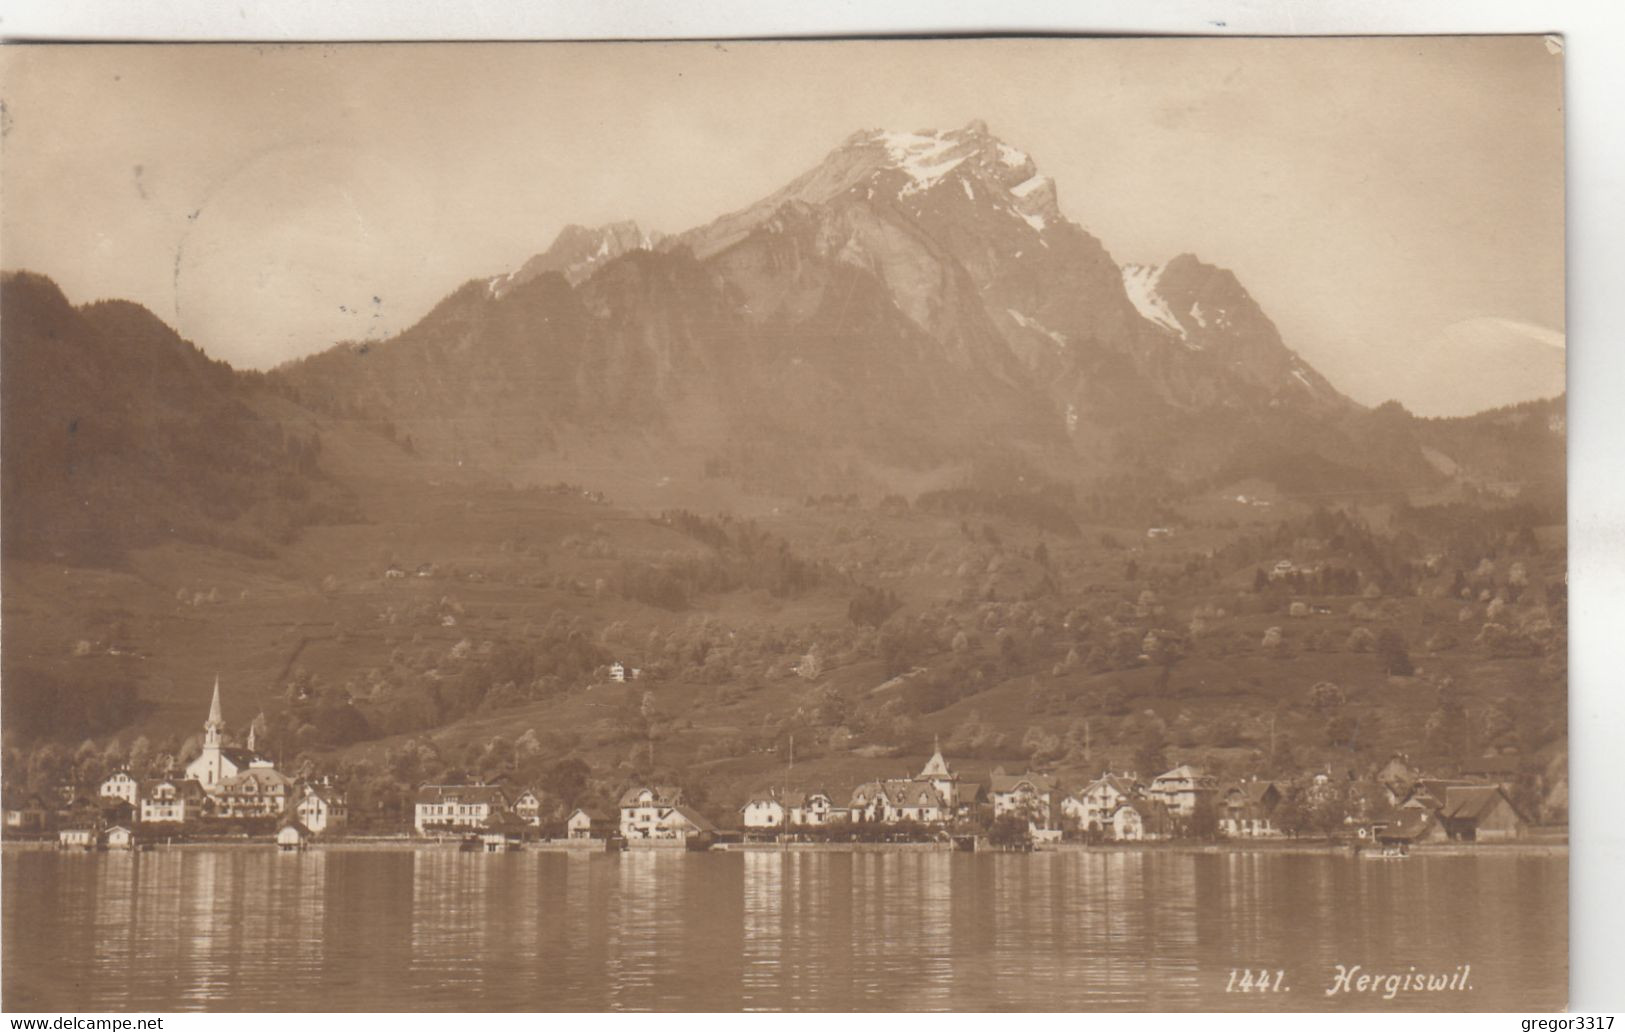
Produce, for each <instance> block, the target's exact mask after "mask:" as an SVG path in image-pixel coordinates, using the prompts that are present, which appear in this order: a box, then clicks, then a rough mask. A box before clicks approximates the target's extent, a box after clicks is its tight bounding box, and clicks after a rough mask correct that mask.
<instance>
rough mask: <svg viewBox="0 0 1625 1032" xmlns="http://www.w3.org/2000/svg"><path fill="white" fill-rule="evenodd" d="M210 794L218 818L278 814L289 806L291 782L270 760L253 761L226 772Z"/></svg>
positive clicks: (275, 815) (273, 815)
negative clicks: (240, 767) (247, 765)
mask: <svg viewBox="0 0 1625 1032" xmlns="http://www.w3.org/2000/svg"><path fill="white" fill-rule="evenodd" d="M205 790H207V789H206V788H205ZM209 794H210V795H211V796H212V797H213V799H214V811H215V813H216V814H218V815H219V816H221V817H279V816H281V815H282V814H283V812H285V811H286V810H287V808H288V800H289V798H290V797H291V796H292V795H293V781H292V780H291V779H290V778H288V777H287V776H286V775H284V774H283V773H282V772H281V771H279V770H277V769H276V768H275V767H272V766H271V765H270V764H269V763H265V762H263V761H256V762H252V763H250V764H249V767H248V769H247V770H240V771H238V772H237V773H235V774H228V775H226V777H225V779H224V780H223V781H221V782H220V784H218V785H216V786H215V789H214V791H213V792H210V793H209Z"/></svg>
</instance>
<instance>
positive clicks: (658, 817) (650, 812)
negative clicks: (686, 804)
mask: <svg viewBox="0 0 1625 1032" xmlns="http://www.w3.org/2000/svg"><path fill="white" fill-rule="evenodd" d="M682 800H683V791H682V789H680V788H677V787H676V786H674V785H635V786H633V787H632V788H629V789H627V790H626V791H625V792H624V793H622V795H621V837H622V838H624V839H626V840H627V841H628V842H632V841H635V840H637V839H646V838H654V837H655V834H656V832H657V831H658V830H659V829H660V828H661V826H662V823H663V822H665V821H667V820H668V819H669V818H670V817H671V814H672V813H673V812H674V811H675V809H676V807H677V805H678V804H679V803H681V802H682Z"/></svg>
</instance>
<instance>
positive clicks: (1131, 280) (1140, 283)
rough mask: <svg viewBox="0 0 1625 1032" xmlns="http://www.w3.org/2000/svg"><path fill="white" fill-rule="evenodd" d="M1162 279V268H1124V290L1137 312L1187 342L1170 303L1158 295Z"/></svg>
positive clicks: (1146, 266)
mask: <svg viewBox="0 0 1625 1032" xmlns="http://www.w3.org/2000/svg"><path fill="white" fill-rule="evenodd" d="M1161 278H1162V268H1161V267H1160V266H1156V265H1125V266H1123V289H1124V290H1126V291H1127V292H1128V299H1129V300H1130V301H1131V302H1133V304H1134V308H1135V310H1136V311H1138V312H1139V313H1140V315H1142V316H1144V317H1145V318H1146V319H1148V320H1150V321H1151V322H1154V323H1156V324H1157V325H1158V326H1161V327H1162V328H1163V329H1165V330H1169V331H1170V332H1172V333H1174V334H1176V335H1177V336H1178V337H1179V338H1180V339H1181V340H1185V339H1186V334H1185V327H1184V326H1181V325H1180V323H1179V320H1178V319H1176V318H1175V317H1174V313H1173V310H1172V309H1170V308H1169V307H1168V302H1166V301H1164V300H1163V299H1162V296H1161V295H1160V294H1158V293H1157V281H1158V280H1159V279H1161Z"/></svg>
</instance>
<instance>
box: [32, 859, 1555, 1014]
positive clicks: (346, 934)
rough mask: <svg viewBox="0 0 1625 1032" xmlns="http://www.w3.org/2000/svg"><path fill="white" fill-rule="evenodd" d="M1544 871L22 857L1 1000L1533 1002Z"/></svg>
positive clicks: (581, 1004)
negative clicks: (1440, 983) (1445, 961)
mask: <svg viewBox="0 0 1625 1032" xmlns="http://www.w3.org/2000/svg"><path fill="white" fill-rule="evenodd" d="M1533 862H1534V863H1537V864H1540V865H1545V866H1543V867H1540V868H1539V869H1536V868H1535V867H1531V866H1529V865H1530V864H1531V863H1532V861H1531V860H1529V859H1527V858H1525V859H1519V858H1516V857H1498V858H1495V859H1492V860H1490V861H1489V862H1488V864H1486V863H1485V862H1484V861H1483V860H1481V859H1479V858H1476V857H1472V856H1465V855H1455V856H1442V857H1438V858H1434V859H1431V860H1429V861H1427V862H1425V863H1422V864H1418V865H1387V864H1366V863H1360V862H1351V861H1350V860H1349V858H1347V857H1346V856H1340V855H1337V854H1335V853H1320V854H1316V855H1310V854H1283V853H1270V852H1253V853H1247V852H1219V853H1190V852H1176V851H1157V850H1089V851H1056V852H1049V853H1041V854H1027V855H1016V854H994V855H991V856H973V855H968V854H964V853H958V852H953V851H912V852H894V851H874V852H850V851H839V852H837V851H799V852H798V851H783V850H760V851H743V852H736V853H716V852H712V853H709V854H706V855H703V856H696V855H693V854H689V853H686V852H684V851H680V850H666V849H652V850H640V851H628V852H625V853H620V854H613V853H606V852H595V853H580V852H576V853H569V852H552V853H536V852H529V853H508V854H505V855H501V856H495V857H491V856H468V855H464V854H460V853H459V852H457V851H455V850H415V851H414V850H401V851H389V850H370V851H369V850H343V851H340V850H332V851H329V850H317V851H310V852H306V853H302V854H298V855H296V856H294V857H291V858H289V857H282V856H277V855H275V854H273V853H272V852H271V851H269V850H170V851H159V852H153V853H132V854H113V855H104V856H102V857H91V856H67V857H63V856H59V855H53V854H49V853H40V852H22V853H14V854H9V855H8V856H7V865H8V868H7V871H6V875H7V881H8V885H10V886H13V888H12V889H10V890H8V895H7V901H6V911H5V921H6V927H5V935H6V938H7V941H8V943H13V944H19V943H21V944H25V945H26V948H24V949H19V950H17V951H16V952H14V953H13V954H12V960H11V961H9V962H8V968H7V973H6V978H7V985H6V991H7V996H8V998H15V999H29V998H32V997H30V995H29V994H30V993H34V994H39V995H38V996H37V998H38V999H40V1000H41V1001H42V1002H44V1001H47V1000H49V999H52V997H50V996H49V995H48V994H49V993H50V992H51V991H52V990H51V985H52V980H59V981H60V987H59V989H58V990H57V991H58V992H60V993H62V994H74V998H75V999H79V1000H80V1001H81V1003H82V1004H83V1005H85V1006H89V1005H91V1004H92V1003H94V1004H95V1005H96V1007H97V1008H98V1009H100V1008H104V1007H105V1008H109V1009H146V1010H188V1009H205V1008H221V1007H230V1008H245V1009H265V1010H296V1009H395V1008H406V1009H438V1008H451V1009H481V1010H486V1009H489V1010H526V1009H553V1010H671V1009H685V1008H699V1009H722V1010H734V1009H739V1010H752V1009H846V1008H854V1009H862V1010H869V1009H874V1010H903V1009H1010V1008H1021V1009H1046V1008H1054V1009H1091V1008H1125V1009H1132V1008H1150V1009H1163V1008H1173V1009H1180V1008H1188V1007H1193V1006H1199V1005H1204V1004H1205V1005H1208V1006H1212V1005H1214V1004H1215V1003H1218V1004H1220V1005H1225V1006H1231V1005H1239V1004H1237V1001H1225V1000H1223V999H1222V998H1216V997H1214V996H1213V995H1212V993H1213V992H1214V990H1215V985H1216V984H1217V982H1216V976H1215V975H1214V972H1216V971H1218V972H1221V973H1222V971H1223V970H1225V969H1226V968H1227V967H1228V966H1230V965H1233V964H1235V963H1237V962H1238V961H1240V960H1241V959H1243V958H1245V959H1246V961H1247V962H1248V963H1252V964H1260V965H1266V966H1268V967H1270V968H1271V969H1275V968H1278V967H1279V968H1287V969H1290V970H1292V971H1295V972H1304V971H1315V970H1319V969H1320V968H1327V969H1329V968H1330V965H1331V964H1333V963H1336V962H1347V961H1348V960H1349V958H1354V959H1355V960H1356V961H1358V960H1360V959H1364V958H1371V957H1383V956H1399V955H1403V956H1406V957H1414V958H1427V957H1430V956H1443V955H1444V954H1446V953H1448V954H1450V955H1451V956H1454V955H1455V952H1460V951H1462V950H1467V951H1469V952H1471V953H1472V954H1473V956H1474V958H1475V970H1476V969H1477V966H1478V965H1480V964H1481V965H1482V966H1483V970H1484V972H1485V977H1486V978H1495V979H1505V980H1507V981H1508V985H1509V986H1510V985H1513V984H1523V983H1517V980H1519V979H1522V980H1524V983H1528V984H1536V985H1537V986H1538V985H1541V984H1546V982H1545V981H1542V980H1548V979H1550V978H1551V977H1553V975H1552V972H1551V971H1550V970H1546V969H1544V968H1538V966H1537V967H1531V966H1530V961H1529V958H1528V957H1527V956H1525V954H1526V953H1527V952H1528V951H1527V950H1523V949H1518V950H1512V949H1509V948H1508V947H1507V946H1506V944H1511V943H1519V942H1530V941H1537V942H1538V941H1545V940H1546V939H1552V941H1556V942H1560V941H1561V934H1562V929H1561V927H1560V926H1561V909H1560V908H1555V907H1554V904H1553V902H1552V901H1554V900H1557V901H1561V899H1562V894H1563V891H1564V887H1563V884H1562V879H1561V877H1560V875H1561V870H1560V865H1561V861H1558V860H1552V859H1546V860H1539V861H1533ZM1554 864H1556V865H1558V867H1556V868H1553V867H1551V865H1554ZM18 865H24V866H25V867H26V869H24V868H23V867H19V866H18ZM47 865H50V866H47ZM1554 872H1555V874H1556V875H1558V876H1559V877H1556V878H1555V880H1554V877H1553V875H1554ZM20 881H26V882H27V883H28V884H30V885H33V886H44V887H48V889H49V891H48V892H45V891H34V892H29V893H21V894H19V893H17V892H16V891H15V888H14V887H15V886H16V885H17V884H19V882H20ZM1483 899H1496V900H1504V901H1516V902H1508V903H1506V905H1503V906H1497V907H1475V906H1474V903H1473V901H1474V900H1483ZM1554 921H1555V922H1556V924H1555V925H1554V924H1553V922H1554ZM35 928H38V929H47V930H48V931H49V934H44V935H40V936H38V937H30V934H29V930H30V929H35ZM1554 936H1555V937H1556V938H1555V939H1554V938H1553V937H1554ZM1494 944H1501V945H1494ZM14 948H15V947H14ZM1497 951H1501V952H1502V953H1504V954H1505V955H1504V956H1501V957H1499V959H1498V955H1497ZM1552 958H1553V959H1552V961H1551V963H1554V964H1559V965H1560V964H1561V952H1560V951H1555V950H1554V951H1553V953H1552ZM1497 964H1498V965H1499V966H1496V965H1497ZM1548 967H1549V965H1548ZM1526 969H1527V970H1526ZM1552 984H1556V983H1552ZM87 993H88V994H89V995H88V996H87V995H86V994H87ZM14 994H16V995H14ZM56 998H66V997H65V996H62V997H56ZM1286 1002H1288V1001H1284V1000H1276V1001H1263V1004H1264V1005H1269V1006H1277V1005H1284V1004H1285V1003H1286ZM1253 1005H1254V1006H1258V1005H1260V1003H1259V1001H1253Z"/></svg>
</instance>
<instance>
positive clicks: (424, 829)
mask: <svg viewBox="0 0 1625 1032" xmlns="http://www.w3.org/2000/svg"><path fill="white" fill-rule="evenodd" d="M507 809H508V796H507V794H506V793H505V792H503V791H502V789H501V788H499V787H497V786H496V785H424V786H423V787H421V788H419V789H418V795H417V800H416V806H415V810H416V813H415V814H414V816H413V821H412V823H413V826H414V827H416V828H417V830H418V834H419V835H427V834H429V829H431V828H482V827H484V826H485V824H486V823H487V822H488V821H490V820H491V819H492V818H493V817H495V816H496V815H497V814H499V813H503V812H505V811H506V810H507Z"/></svg>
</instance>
